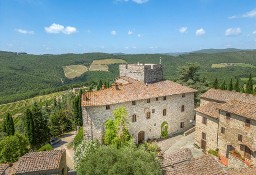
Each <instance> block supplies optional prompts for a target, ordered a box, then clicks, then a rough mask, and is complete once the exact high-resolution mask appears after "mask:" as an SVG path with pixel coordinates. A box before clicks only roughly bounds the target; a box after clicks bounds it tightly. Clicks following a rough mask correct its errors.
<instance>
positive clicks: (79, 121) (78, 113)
mask: <svg viewBox="0 0 256 175" xmlns="http://www.w3.org/2000/svg"><path fill="white" fill-rule="evenodd" d="M73 109H74V117H75V124H76V126H82V125H83V118H82V107H81V96H80V94H79V95H77V96H76V97H75V99H74V102H73Z"/></svg>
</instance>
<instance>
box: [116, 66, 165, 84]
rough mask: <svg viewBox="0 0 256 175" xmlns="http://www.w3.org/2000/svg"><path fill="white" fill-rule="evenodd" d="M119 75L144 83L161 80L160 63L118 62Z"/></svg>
mask: <svg viewBox="0 0 256 175" xmlns="http://www.w3.org/2000/svg"><path fill="white" fill-rule="evenodd" d="M119 71H120V76H121V77H125V76H127V77H130V78H133V79H135V80H139V81H141V82H144V83H154V82H158V81H162V80H163V68H162V65H161V64H120V65H119Z"/></svg>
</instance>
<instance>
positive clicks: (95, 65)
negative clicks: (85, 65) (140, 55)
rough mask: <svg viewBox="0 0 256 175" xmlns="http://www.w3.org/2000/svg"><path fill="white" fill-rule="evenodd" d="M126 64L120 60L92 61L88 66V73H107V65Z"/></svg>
mask: <svg viewBox="0 0 256 175" xmlns="http://www.w3.org/2000/svg"><path fill="white" fill-rule="evenodd" d="M121 63H127V62H126V61H125V60H122V59H102V60H94V61H93V62H92V64H91V66H90V69H89V70H90V71H108V65H110V64H121Z"/></svg>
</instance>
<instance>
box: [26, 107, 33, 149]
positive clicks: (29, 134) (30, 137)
mask: <svg viewBox="0 0 256 175" xmlns="http://www.w3.org/2000/svg"><path fill="white" fill-rule="evenodd" d="M25 131H26V136H27V138H28V141H29V143H30V145H31V146H32V147H34V146H35V126H34V121H33V117H32V113H31V111H30V110H29V109H27V110H26V114H25Z"/></svg>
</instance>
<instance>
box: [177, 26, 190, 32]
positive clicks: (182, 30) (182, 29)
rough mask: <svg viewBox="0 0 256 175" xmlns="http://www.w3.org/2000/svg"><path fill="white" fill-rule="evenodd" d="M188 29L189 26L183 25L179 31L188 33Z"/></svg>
mask: <svg viewBox="0 0 256 175" xmlns="http://www.w3.org/2000/svg"><path fill="white" fill-rule="evenodd" d="M187 30H188V28H187V27H181V28H180V29H179V32H180V33H186V32H187Z"/></svg>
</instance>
